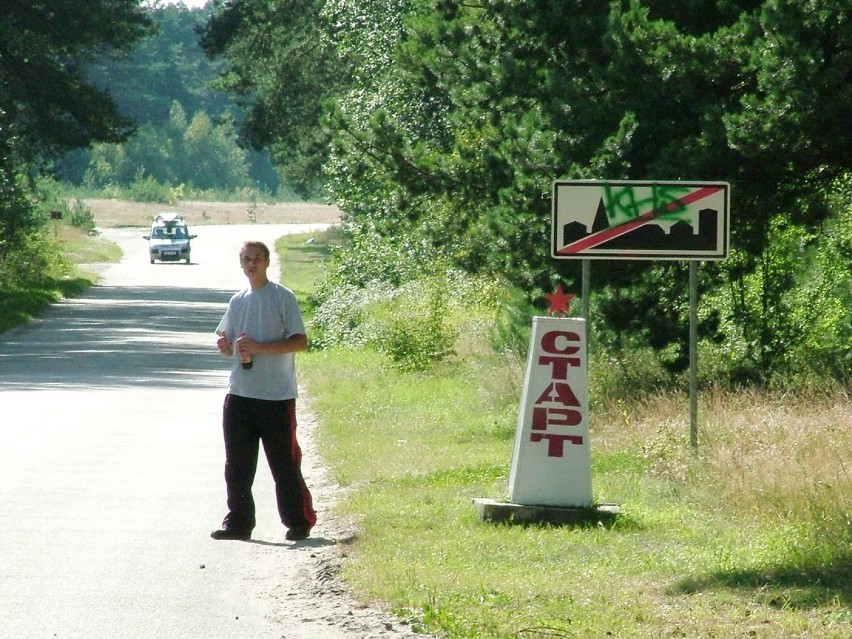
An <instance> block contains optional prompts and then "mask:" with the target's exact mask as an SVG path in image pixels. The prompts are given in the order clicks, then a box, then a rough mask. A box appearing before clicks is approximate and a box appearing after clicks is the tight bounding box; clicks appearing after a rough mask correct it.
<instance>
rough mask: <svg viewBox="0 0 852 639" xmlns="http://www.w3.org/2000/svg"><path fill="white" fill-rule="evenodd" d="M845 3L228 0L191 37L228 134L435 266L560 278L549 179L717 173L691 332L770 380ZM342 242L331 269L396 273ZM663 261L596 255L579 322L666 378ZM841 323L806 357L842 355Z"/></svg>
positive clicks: (844, 151)
mask: <svg viewBox="0 0 852 639" xmlns="http://www.w3.org/2000/svg"><path fill="white" fill-rule="evenodd" d="M850 19H852V18H850V6H849V4H848V3H838V2H832V1H831V0H815V1H814V2H808V3H804V2H795V3H790V2H781V1H779V0H747V1H744V2H738V3H731V2H723V1H717V0H690V1H689V2H684V3H678V4H677V6H675V5H673V4H672V3H669V2H663V1H662V0H624V1H623V2H615V3H588V2H580V1H579V0H571V1H570V2H557V1H555V0H530V1H527V2H515V1H505V0H485V1H484V2H478V3H457V2H443V1H442V2H436V3H433V2H421V1H419V0H382V1H381V2H371V3H352V2H342V1H340V2H337V1H334V2H323V3H319V2H313V1H310V0H305V1H302V2H266V1H265V0H264V1H261V0H245V1H244V2H240V3H231V4H228V5H226V6H224V7H223V8H222V10H221V11H218V12H217V13H216V14H215V16H214V18H213V20H212V21H211V22H210V23H209V25H208V27H207V29H206V31H205V48H206V50H207V51H208V53H210V54H213V55H223V56H225V57H227V59H228V61H229V62H230V63H231V64H232V66H231V68H230V70H229V72H228V73H227V74H226V75H225V76H224V78H223V80H222V83H223V86H225V87H226V88H229V89H230V90H231V91H232V92H233V93H235V94H236V95H237V96H238V97H239V98H240V99H241V100H245V101H247V102H248V103H250V106H251V116H250V118H249V119H248V122H247V126H246V128H245V131H246V133H247V135H248V137H249V138H250V139H252V140H253V141H254V142H256V143H257V144H260V145H264V146H267V147H269V148H271V149H273V150H274V152H275V153H276V157H277V158H278V159H279V161H280V162H282V163H284V164H285V165H286V167H287V170H289V171H290V172H291V173H294V174H295V173H298V174H300V175H301V176H303V178H304V179H303V180H302V182H301V183H302V184H307V183H308V182H309V179H308V177H307V176H308V175H310V176H312V177H313V178H315V179H318V178H319V177H322V178H324V179H325V185H326V188H327V189H328V193H329V196H330V198H331V199H332V200H333V201H335V202H336V203H337V204H339V205H340V206H341V208H342V209H343V210H344V212H345V217H346V221H347V222H348V223H349V224H350V225H351V226H350V232H351V235H352V242H353V243H355V244H357V243H358V242H361V243H365V244H370V245H372V246H375V247H376V249H377V250H378V251H381V250H384V248H385V246H386V245H387V244H388V243H390V244H392V243H393V238H397V237H400V236H404V237H409V238H416V242H419V243H422V244H423V245H424V246H425V247H426V248H425V249H424V250H425V251H426V252H427V253H431V254H434V255H437V256H440V261H441V264H442V265H443V266H442V268H439V269H438V270H439V271H440V270H444V268H445V267H448V266H453V267H458V268H462V269H464V270H465V271H467V272H468V273H470V274H474V275H475V274H479V273H483V274H486V275H488V276H489V277H494V278H499V279H502V280H505V281H506V282H508V283H509V284H510V285H511V286H514V287H517V288H518V289H520V290H524V291H530V292H532V291H537V290H538V291H540V290H552V286H553V283H554V282H555V281H562V282H564V284H565V285H566V288H568V289H569V290H576V289H578V288H579V277H580V269H579V266H578V264H577V262H576V261H570V260H562V261H559V262H554V261H553V260H552V259H551V258H550V255H549V251H548V250H547V246H548V241H547V238H548V236H549V234H550V232H551V229H550V214H551V202H550V190H551V183H552V180H553V179H554V178H584V179H591V178H596V179H604V180H615V179H635V180H640V179H641V180H663V179H665V180H674V179H682V180H725V181H728V182H730V183H731V185H732V193H733V215H732V224H731V246H732V247H733V251H732V257H731V259H730V260H729V261H728V262H727V263H724V264H710V265H705V266H704V267H702V281H701V286H702V291H701V292H702V296H703V299H712V300H713V307H712V308H711V309H709V310H704V311H702V313H701V316H700V318H699V319H700V326H699V333H700V336H701V339H702V340H703V342H704V349H705V350H711V348H712V347H713V346H717V347H718V348H717V349H716V350H717V351H718V352H720V353H722V354H723V355H722V356H721V357H719V358H718V359H717V361H721V360H722V359H723V358H727V362H728V363H729V366H730V369H729V370H727V371H726V372H725V377H726V379H727V380H728V381H731V382H733V383H740V382H748V381H750V382H760V383H773V382H774V381H776V380H778V378H779V377H782V376H784V375H787V374H789V373H790V372H791V369H793V368H795V367H796V366H798V364H796V363H795V362H798V361H802V358H801V356H800V355H793V354H792V353H791V352H790V351H791V350H794V349H792V348H791V343H793V342H795V344H797V345H798V344H802V343H804V344H810V345H812V346H815V345H816V344H817V342H819V340H815V339H812V338H811V337H810V335H809V333H810V331H811V330H812V328H811V326H810V325H808V323H807V322H805V321H804V319H805V317H806V315H807V314H803V312H802V310H801V305H802V303H803V300H802V299H801V298H800V297H799V296H798V293H797V292H796V291H797V290H799V289H800V288H801V287H805V288H802V289H801V290H805V289H808V290H811V291H815V290H822V289H821V288H820V287H821V286H824V284H825V283H824V284H818V283H817V282H818V280H819V279H821V278H822V277H823V276H826V277H830V276H831V275H830V272H831V269H830V268H828V265H826V264H824V263H822V264H820V265H819V266H817V265H815V264H812V263H813V262H814V260H816V258H815V257H814V256H812V255H810V254H809V252H808V251H807V250H804V251H803V250H802V247H800V246H799V244H798V240H797V238H799V239H801V240H803V241H805V243H806V244H808V243H810V242H811V239H809V238H812V237H816V236H818V235H819V234H820V232H821V230H822V229H823V228H828V227H831V226H832V225H833V218H834V217H835V216H837V215H838V214H840V213H842V211H841V207H839V206H838V203H837V202H838V200H837V198H838V197H840V198H843V197H845V195H844V194H845V193H847V192H848V185H847V184H843V183H839V182H838V179H839V178H840V177H841V176H843V175H846V174H848V173H849V171H850V170H851V169H852V155H850V153H849V149H850V148H852V144H850V139H849V135H850V133H849V130H850V129H849V126H848V104H849V103H850V102H852V95H850V91H852V89H850V86H851V85H850V83H849V82H848V78H849V73H850V69H852V59H850V56H849V54H848V52H849V50H850V38H852V35H850V34H852V29H850V28H849V25H850ZM305 42H311V43H312V47H311V48H309V49H305V47H303V46H302V45H303V44H304V43H305ZM297 52H298V53H299V55H296V53H297ZM282 77H286V78H288V83H287V85H286V89H285V86H284V84H285V83H282V82H280V78H282ZM285 90H286V91H287V95H286V97H285V96H283V95H282V93H283V92H284V91H285ZM307 168H310V171H308V170H307ZM377 238H378V240H377ZM385 240H389V241H388V242H387V243H386V242H385ZM414 241H415V240H410V242H414ZM805 248H807V247H805ZM346 259H349V258H346ZM359 259H362V260H363V264H362V267H363V268H360V269H357V270H356V269H353V268H349V269H344V271H343V272H347V273H348V274H349V275H351V276H352V278H353V279H352V280H351V281H350V282H346V284H349V285H352V287H353V288H351V289H346V290H351V291H353V292H355V293H353V294H357V295H361V294H362V292H363V291H364V290H365V287H366V286H367V283H368V282H370V281H372V280H378V281H380V282H389V283H390V285H391V286H392V287H393V288H396V287H398V286H399V285H400V284H401V281H399V280H394V277H392V276H389V275H388V274H387V273H385V272H384V270H386V269H393V268H396V267H395V265H391V264H389V263H388V262H387V260H385V259H382V258H379V259H378V260H376V261H375V262H370V261H368V260H366V259H365V258H361V257H359ZM817 261H818V260H817ZM803 263H804V264H809V265H812V266H813V268H811V267H809V268H808V269H807V270H806V271H804V272H802V270H801V267H802V265H803ZM399 277H406V275H405V274H404V273H399ZM410 277H412V279H419V277H420V275H419V273H413V274H411V275H410ZM808 278H816V279H813V280H811V281H810V282H808V281H806V280H807V279H808ZM826 283H827V282H826ZM687 284H688V271H687V269H686V268H685V265H683V264H670V263H662V264H661V263H653V262H639V261H637V262H629V263H627V262H625V261H620V262H605V261H598V262H596V267H595V271H594V278H593V300H592V305H593V308H594V309H595V313H596V317H595V320H594V321H595V322H596V324H597V326H596V331H595V332H596V334H597V335H599V336H600V341H599V345H600V346H601V347H602V348H604V349H606V350H607V353H608V355H612V356H614V357H615V358H616V359H618V358H619V357H620V355H619V352H618V351H619V349H620V348H622V345H625V346H633V345H635V346H637V347H638V348H640V349H644V348H645V347H651V348H652V349H654V351H655V352H656V354H657V355H656V356H657V359H658V363H659V364H660V365H661V366H662V369H663V373H664V374H663V377H665V378H667V379H668V380H669V382H670V383H671V382H672V381H676V380H677V378H678V376H680V375H682V373H683V372H684V371H685V368H686V366H687V363H688V359H687V344H688V342H687V339H686V334H687V327H688V321H687V319H688V317H687V316H688V286H687ZM337 289H338V291H339V293H340V294H341V295H342V294H343V291H344V290H345V289H344V286H343V282H342V280H341V281H339V283H338V285H337ZM531 294H532V293H531ZM720 296H721V297H720ZM838 296H839V297H840V298H842V297H843V295H841V294H839V293H837V292H835V293H833V294H832V295H830V297H831V298H832V299H837V298H838ZM835 304H838V302H835ZM337 306H338V307H340V308H343V307H345V306H346V303H345V301H343V300H342V299H341V300H339V301H338V303H337ZM836 308H840V306H834V307H827V308H824V309H822V311H823V313H822V314H821V315H817V314H814V315H813V316H812V317H813V318H821V317H826V316H835V317H836V315H837V313H838V311H837V310H835V309H836ZM626 335H629V336H630V337H629V338H628V337H626ZM841 339H842V338H841V337H840V334H838V339H837V341H832V343H833V344H835V346H836V347H840V351H838V353H839V355H838V356H837V357H838V358H837V361H836V362H835V363H834V364H831V365H828V364H825V365H821V368H822V369H823V370H832V371H838V368H839V366H838V365H839V363H840V362H843V361H845V355H844V354H843V353H844V352H845V351H844V348H845V347H844V346H842V345H841V344H840V341H841ZM628 341H631V342H632V344H627V342H628ZM819 346H820V347H821V348H825V347H827V344H826V343H825V342H819ZM831 374H832V375H837V372H833V373H831Z"/></svg>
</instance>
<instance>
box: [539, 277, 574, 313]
mask: <svg viewBox="0 0 852 639" xmlns="http://www.w3.org/2000/svg"><path fill="white" fill-rule="evenodd" d="M544 297H546V298H547V299H548V300H550V314H551V315H553V314H554V313H556V314H559V315H562V314H563V313H564V314H565V315H570V314H571V300H573V299H574V295H571V294H570V293H565V292H564V291H563V290H562V284H557V285H556V292H555V293H551V294H550V295H547V294H545V295H544Z"/></svg>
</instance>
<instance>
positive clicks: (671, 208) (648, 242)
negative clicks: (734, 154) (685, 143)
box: [551, 180, 730, 260]
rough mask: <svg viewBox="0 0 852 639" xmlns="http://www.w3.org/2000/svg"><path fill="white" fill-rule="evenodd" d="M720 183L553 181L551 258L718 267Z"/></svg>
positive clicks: (726, 196)
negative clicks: (700, 263)
mask: <svg viewBox="0 0 852 639" xmlns="http://www.w3.org/2000/svg"><path fill="white" fill-rule="evenodd" d="M729 208H730V185H729V184H727V183H726V182H631V181H612V182H604V181H596V180H588V181H586V180H556V181H554V183H553V244H552V250H551V256H552V257H554V258H555V259H570V258H598V259H639V260H641V259H654V260H660V259H670V260H723V259H725V258H727V256H728V238H729V231H728V215H729V213H728V212H729Z"/></svg>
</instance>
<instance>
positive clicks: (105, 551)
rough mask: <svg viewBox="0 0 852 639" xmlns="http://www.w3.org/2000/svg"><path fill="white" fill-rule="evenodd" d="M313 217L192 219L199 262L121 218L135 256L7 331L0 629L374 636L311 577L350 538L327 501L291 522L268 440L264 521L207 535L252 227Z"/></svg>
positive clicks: (261, 492)
mask: <svg viewBox="0 0 852 639" xmlns="http://www.w3.org/2000/svg"><path fill="white" fill-rule="evenodd" d="M312 226H313V228H318V227H321V226H322V225H312ZM303 230H309V229H308V228H306V225H287V226H281V225H268V226H267V225H253V226H243V227H240V226H227V227H224V226H223V227H214V226H200V227H196V228H195V229H194V232H196V233H197V234H198V238H197V239H196V240H195V241H194V245H193V262H192V263H191V264H189V265H186V264H184V263H173V264H159V263H158V264H154V265H151V264H149V261H148V257H147V248H146V243H145V241H144V240H143V239H142V238H141V235H142V234H143V233H144V230H141V229H140V230H126V229H125V230H115V231H109V232H107V233H105V236H106V237H108V238H110V239H113V240H114V241H116V242H118V243H119V244H120V245H121V246H122V247H123V248H124V250H125V257H124V258H123V260H122V261H121V263H119V264H116V265H113V266H110V267H109V268H107V269H106V270H105V271H104V272H103V280H102V282H101V284H100V285H99V286H97V287H95V288H93V289H92V290H90V291H89V292H88V293H87V294H85V295H84V296H82V297H80V298H78V299H73V300H68V301H65V302H62V303H60V304H57V305H55V306H54V307H53V308H51V309H50V310H49V311H48V312H47V313H46V314H45V315H44V317H43V318H40V319H38V320H36V321H33V322H31V323H30V324H28V325H26V326H24V327H22V328H19V329H16V330H14V331H11V332H9V333H7V334H4V335H0V435H2V445H0V638H2V639H5V638H16V639H26V638H29V637H33V638H52V637H58V638H62V639H67V638H72V637H73V638H85V639H98V638H104V639H107V638H109V639H119V638H123V637H128V638H130V637H132V638H134V639H141V638H147V637H151V638H155V637H156V638H157V639H163V638H167V639H171V638H187V639H192V638H202V637H203V638H205V639H215V638H219V639H230V638H231V637H234V638H236V637H240V638H241V639H245V638H253V639H266V638H273V637H274V638H276V639H277V638H280V637H304V638H309V637H317V638H322V639H330V638H335V637H354V636H366V635H364V634H361V635H358V634H357V633H355V634H352V633H347V632H344V631H343V630H339V629H338V630H336V629H335V628H333V627H332V626H333V625H334V620H333V619H332V620H331V621H329V620H327V619H326V620H323V619H322V618H320V617H321V612H320V611H321V609H322V606H317V605H315V604H314V603H313V602H312V601H311V599H310V596H309V595H310V593H306V592H305V591H304V590H305V588H304V587H303V585H300V583H299V578H298V574H297V573H296V572H294V571H296V570H298V569H299V567H300V566H301V569H302V570H303V571H304V569H305V566H306V565H307V566H308V568H309V569H312V568H311V567H310V566H309V564H310V562H311V561H316V555H317V553H318V552H320V551H321V549H322V548H323V547H324V546H329V545H331V544H334V543H335V542H336V541H338V540H336V539H334V538H333V534H330V533H328V532H327V530H325V529H324V528H323V520H322V516H323V513H322V508H323V504H322V503H318V504H317V507H318V510H319V511H320V518H321V520H320V523H319V524H318V526H317V528H316V529H315V535H314V536H313V537H312V538H311V539H309V540H307V541H304V542H298V543H291V542H287V541H285V540H284V532H285V530H284V528H283V527H282V526H281V524H280V523H279V521H278V517H277V513H276V512H275V506H274V503H275V502H274V498H273V493H272V485H271V480H270V479H269V471H268V468H267V467H266V466H265V462H264V460H263V459H262V457H261V462H260V465H259V471H258V478H257V482H256V495H255V497H256V501H257V504H258V527H257V528H256V529H255V536H254V539H253V540H252V541H251V542H248V543H245V542H234V541H214V540H212V539H210V537H209V533H210V531H211V530H213V529H214V528H217V527H218V525H219V523H220V522H221V519H222V516H223V515H224V514H225V511H224V506H225V505H224V500H225V494H224V482H223V478H222V472H223V450H222V448H223V447H222V441H221V430H220V428H221V427H220V423H221V417H220V411H221V403H222V398H223V396H224V389H225V384H226V378H227V370H226V369H227V362H226V361H225V360H224V359H223V358H221V357H220V356H219V354H218V352H217V350H216V347H215V336H214V335H213V329H214V328H215V326H216V323H217V322H218V320H219V318H220V316H221V314H222V312H223V311H224V308H225V305H226V303H227V300H228V299H229V297H230V295H231V294H232V293H233V291H234V290H236V289H238V288H240V287H242V286H243V285H244V283H245V280H244V277H243V274H242V272H241V270H240V268H239V261H238V251H239V246H240V244H241V242H242V241H243V240H246V239H260V240H265V241H267V242H269V243H270V244H271V243H272V242H274V240H275V239H276V238H277V237H280V236H281V235H283V234H285V233H288V232H298V231H303ZM278 272H279V271H278V265H277V264H275V263H273V265H272V268H271V269H270V275H271V276H272V277H273V279H277V273H278ZM284 283H285V284H286V275H285V278H284ZM303 447H304V440H303ZM311 453H312V451H310V450H306V451H305V454H306V463H307V464H310V463H311V461H310V460H311V457H312V455H311ZM313 472H314V471H313V470H311V469H310V468H306V475H307V478H308V483H309V485H310V484H311V483H312V482H314V483H316V482H319V481H320V480H319V479H318V478H317V477H316V476H314V475H313ZM313 488H314V490H315V491H316V490H318V488H317V487H316V486H314V487H313ZM315 499H316V494H315ZM324 531H325V532H324ZM314 568H315V566H314ZM324 605H327V604H324ZM334 605H335V604H333V603H332V604H331V606H332V607H333V606H334ZM288 606H289V607H288ZM349 614H351V613H349Z"/></svg>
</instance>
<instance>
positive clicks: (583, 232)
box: [562, 198, 719, 251]
mask: <svg viewBox="0 0 852 639" xmlns="http://www.w3.org/2000/svg"><path fill="white" fill-rule="evenodd" d="M718 224H719V211H717V210H716V209H709V208H708V209H701V210H700V211H699V212H698V227H697V228H696V227H695V225H694V224H693V223H692V222H689V221H686V220H679V221H678V222H675V223H674V224H671V225H670V227H669V228H668V229H666V228H665V227H663V226H661V225H660V224H658V223H656V222H654V221H650V222H647V223H645V224H643V225H641V226H638V227H636V228H635V229H633V230H631V231H628V232H626V233H623V234H621V235H618V236H617V237H613V238H612V239H609V240H606V241H603V242H601V243H599V244H596V245H595V247H594V249H595V250H597V249H603V250H607V251H612V250H615V251H713V250H715V249H716V248H717V240H718ZM609 228H610V226H609V218H608V217H607V215H606V208H605V207H604V202H603V198H601V201H600V204H598V210H597V213H595V219H594V220H593V221H592V228H589V227H588V226H587V225H586V224H583V223H582V222H578V221H576V220H575V221H573V222H569V223H568V224H564V225H563V226H562V246H563V247H567V246H568V245H569V244H573V243H574V242H577V241H578V240H582V239H585V238H587V237H589V236H591V235H595V234H597V233H600V232H601V231H605V230H607V229H609ZM612 228H618V227H617V225H616V226H615V227H612Z"/></svg>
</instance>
